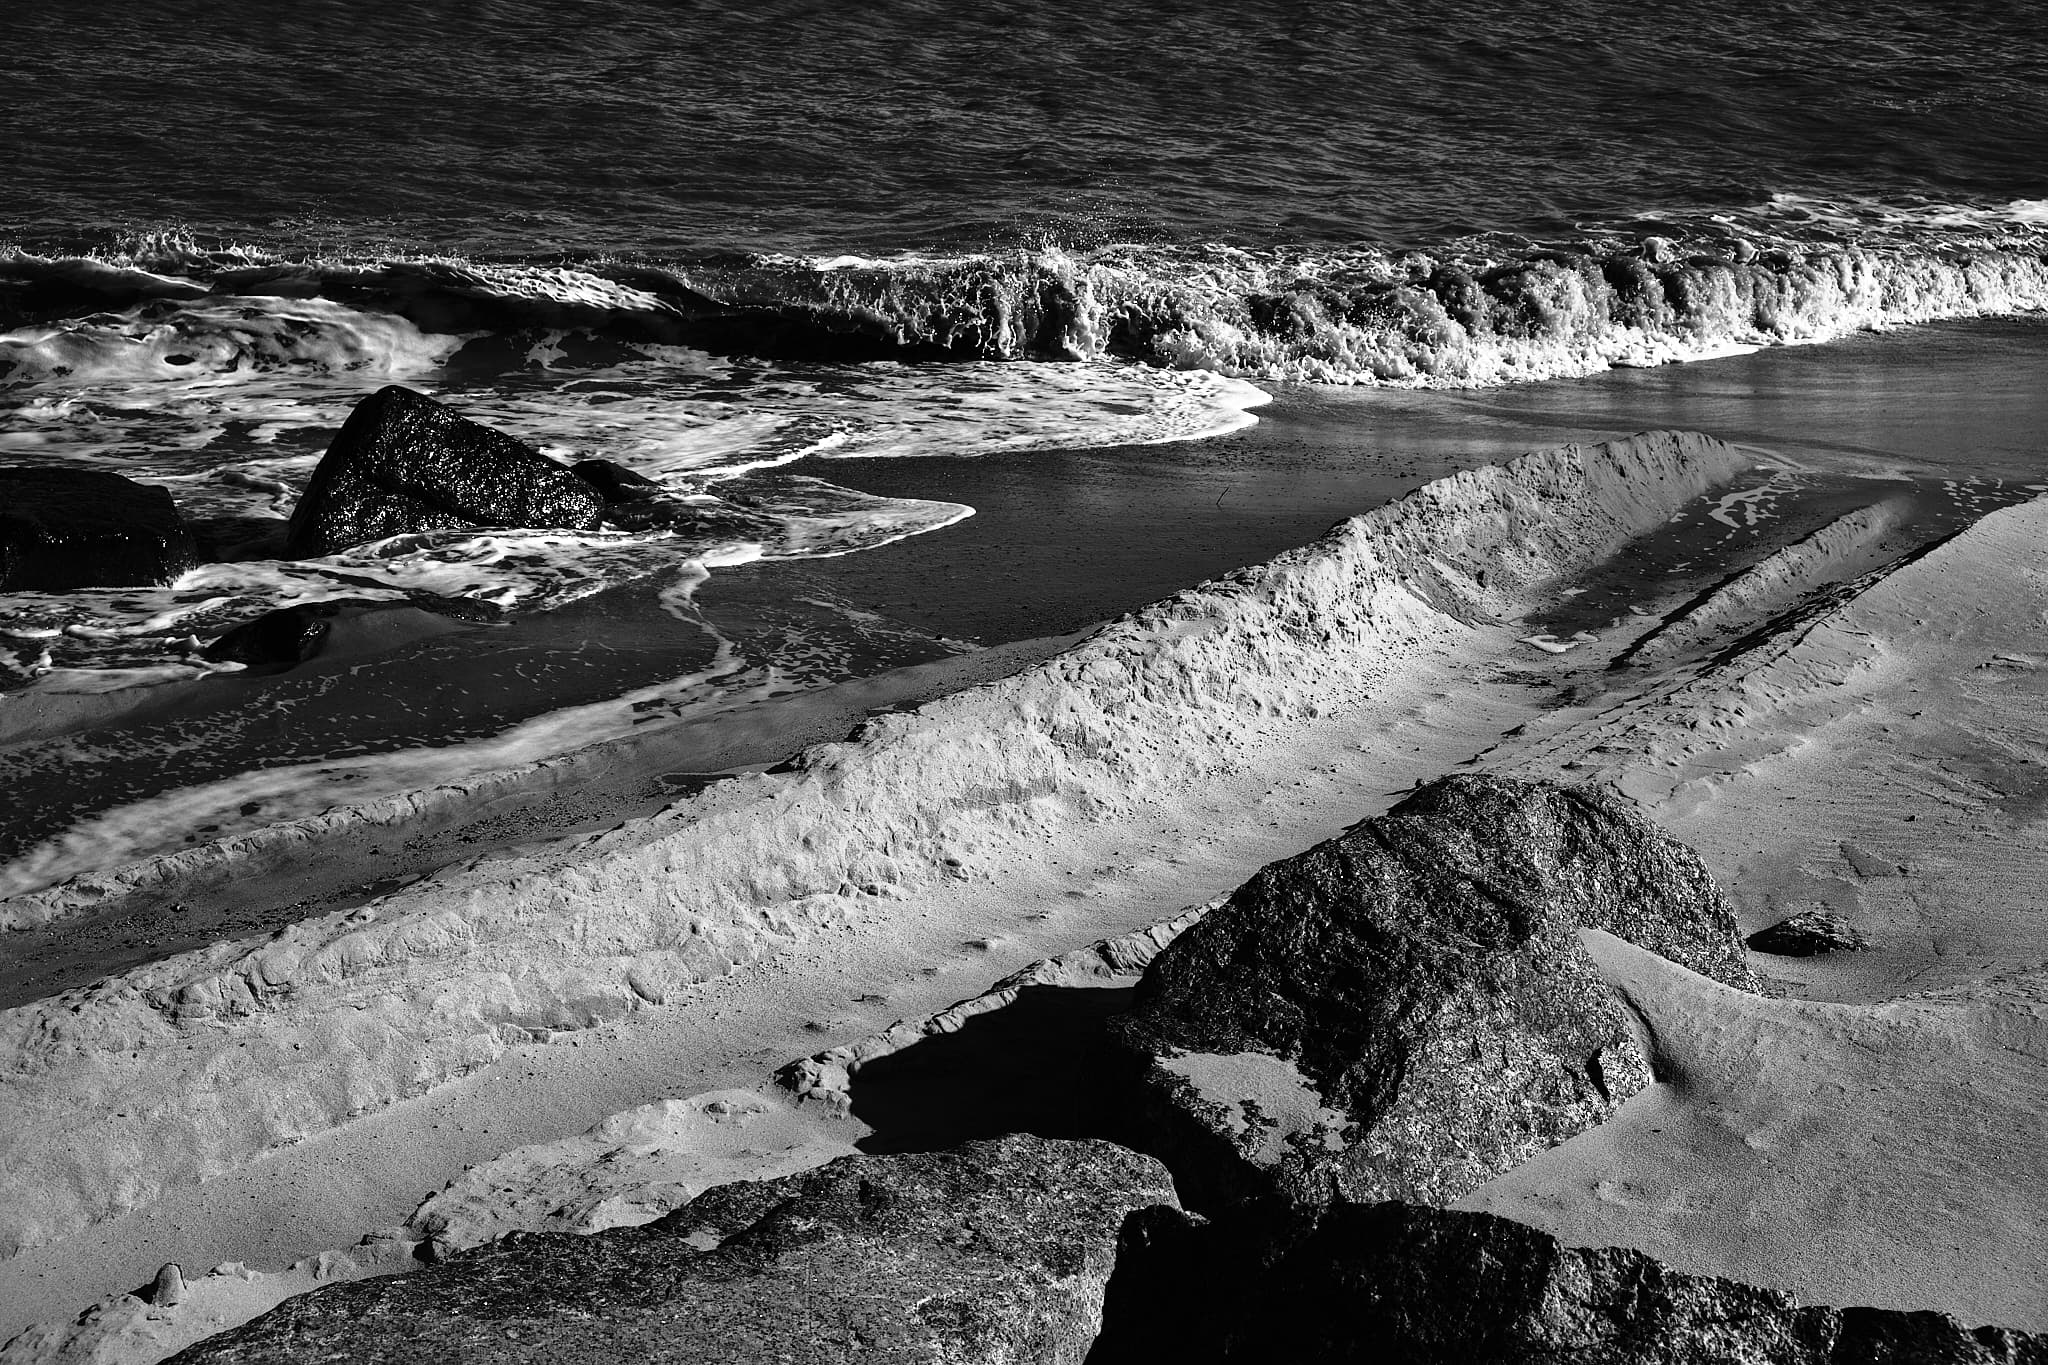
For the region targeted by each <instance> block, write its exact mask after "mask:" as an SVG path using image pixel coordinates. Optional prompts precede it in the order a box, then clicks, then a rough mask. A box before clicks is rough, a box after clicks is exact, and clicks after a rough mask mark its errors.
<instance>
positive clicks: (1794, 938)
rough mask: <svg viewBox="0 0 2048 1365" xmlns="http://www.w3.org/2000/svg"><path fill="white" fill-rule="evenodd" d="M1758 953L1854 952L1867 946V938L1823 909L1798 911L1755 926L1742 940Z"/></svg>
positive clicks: (1794, 954)
mask: <svg viewBox="0 0 2048 1365" xmlns="http://www.w3.org/2000/svg"><path fill="white" fill-rule="evenodd" d="M1746 941H1747V942H1748V944H1749V946H1750V947H1752V948H1754V949H1756V950H1757V951H1758V952H1760V953H1770V954H1772V955H1774V956H1777V957H1816V956H1818V955H1820V954H1822V953H1847V952H1855V951H1856V950H1858V949H1860V948H1867V947H1869V946H1870V943H1869V940H1867V939H1865V938H1864V937H1863V935H1862V934H1860V933H1858V932H1857V931H1856V930H1854V929H1852V928H1850V927H1849V925H1848V924H1847V923H1846V922H1845V921H1843V920H1842V919H1841V918H1840V917H1838V916H1836V915H1833V914H1830V913H1829V912H1828V911H1826V910H1820V909H1814V910H1802V911H1800V912H1799V913H1798V914H1796V915H1793V916H1792V917H1791V918H1789V919H1781V920H1779V921H1778V922H1777V923H1776V924H1773V925H1771V926H1770V927H1769V928H1767V929H1759V930H1757V931H1756V932H1755V933H1753V934H1751V935H1750V936H1749V938H1748V939H1747V940H1746Z"/></svg>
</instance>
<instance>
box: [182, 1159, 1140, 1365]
mask: <svg viewBox="0 0 2048 1365" xmlns="http://www.w3.org/2000/svg"><path fill="white" fill-rule="evenodd" d="M1174 1207H1175V1203H1174V1194H1173V1183H1172V1181H1171V1180H1170V1179H1169V1178H1168V1177H1167V1174H1166V1172H1165V1170H1164V1169H1162V1168H1161V1167H1160V1166H1159V1164H1158V1163H1157V1162H1155V1161H1152V1160H1150V1159H1149V1158H1146V1157H1142V1156H1139V1155H1138V1154H1137V1153H1135V1152H1131V1151H1128V1150H1126V1149H1124V1148H1121V1147H1118V1146H1115V1145H1114V1144H1111V1143H1107V1142H1053V1141H1048V1140H1046V1139H1043V1138H1035V1137H1010V1138H1003V1139H1000V1140H998V1141H993V1142H976V1143H969V1144H967V1145H965V1146H962V1147H959V1148H956V1149H954V1150H952V1151H947V1152H935V1153H926V1154H918V1155H910V1156H888V1157H846V1158H842V1159H841V1160H838V1161H834V1162H832V1163H831V1164H830V1165H827V1166H823V1167H820V1168H818V1169H817V1170H814V1171H808V1172H806V1173H804V1174H802V1175H795V1176H788V1177H785V1178H783V1179H780V1180H769V1181H759V1182H742V1183H739V1184H734V1185H725V1186H721V1187H719V1188H717V1189H713V1190H710V1191H707V1192H706V1193H704V1194H701V1195H699V1196H698V1197H697V1198H695V1199H693V1200H691V1201H690V1202H689V1203H688V1204H685V1205H684V1206H683V1207H681V1208H679V1209H677V1210H676V1211H675V1212H673V1213H671V1214H669V1215H668V1216H667V1217H665V1218H662V1219H660V1220H659V1221H657V1222H654V1223H650V1224H647V1225H646V1226H644V1227H638V1228H615V1229H611V1230H609V1231H605V1232H598V1233H593V1234H590V1235H588V1236H574V1235H567V1234H524V1233H514V1234H512V1235H511V1236H509V1237H506V1238H504V1239H502V1240H501V1241H498V1242H494V1243H491V1244H489V1245H487V1246H484V1247H479V1248H477V1249H476V1250H474V1251H469V1252H464V1253H461V1254H459V1255H456V1256H454V1257H452V1258H450V1259H449V1260H447V1261H444V1262H441V1263H439V1264H436V1265H432V1266H428V1267H426V1268H424V1269H422V1270H419V1271H416V1272H414V1273H413V1274H410V1275H404V1276H398V1277H394V1278H390V1279H378V1280H362V1281H357V1282H354V1283H351V1284H340V1285H334V1286H330V1287H328V1288H325V1289H320V1290H316V1291H315V1292H313V1293H311V1294H307V1295H304V1296H302V1297H299V1298H295V1299H290V1300H287V1301H286V1302H285V1303H283V1304H281V1305H280V1306H279V1307H277V1308H276V1309H274V1310H272V1311H271V1312H270V1313H267V1314H265V1315H264V1316H263V1317H260V1318H257V1319H256V1320H255V1321H253V1322H250V1323H247V1324H245V1325H243V1326H241V1327H238V1328H236V1329H234V1330H232V1331H230V1332H227V1333H224V1334H223V1335H221V1336H218V1337H215V1338H213V1339H212V1340H209V1341H205V1342H201V1343H200V1344H198V1345H197V1346H194V1347H192V1348H191V1349H189V1350H187V1351H186V1352H184V1353H183V1354H181V1355H179V1356H177V1357H175V1359H177V1360H178V1361H180V1362H183V1363H184V1365H198V1362H210V1363H218V1365H225V1362H257V1361H275V1362H280V1365H282V1363H283V1362H294V1363H295V1362H299V1361H305V1360H432V1361H436V1362H439V1365H458V1363H459V1362H464V1361H474V1362H492V1363H493V1365H496V1362H512V1361H563V1360H578V1361H614V1360H617V1361H627V1360H632V1361H657V1360H658V1361H703V1362H720V1363H721V1365H724V1363H725V1362H732V1363H733V1365H744V1362H748V1361H786V1360H817V1361H827V1360H850V1359H861V1360H889V1361H932V1362H934V1365H936V1363H937V1362H960V1365H974V1363H975V1362H989V1365H995V1362H1011V1361H1061V1362H1074V1363H1075V1365H1078V1363H1079V1362H1080V1361H1081V1360H1082V1359H1083V1357H1085V1356H1086V1355H1087V1353H1088V1350H1089V1347H1090V1345H1091V1343H1092V1342H1093V1341H1094V1339H1095V1337H1096V1335H1097V1333H1098V1332H1099V1331H1100V1329H1101V1322H1102V1308H1103V1298H1104V1294H1105V1291H1106V1287H1107V1285H1108V1281H1109V1277H1110V1272H1111V1270H1112V1269H1113V1268H1114V1266H1115V1262H1116V1259H1117V1254H1118V1246H1119V1241H1120V1238H1121V1237H1122V1235H1123V1231H1124V1227H1125V1224H1126V1223H1127V1222H1128V1221H1130V1220H1131V1219H1132V1218H1133V1215H1138V1214H1141V1213H1143V1212H1145V1211H1148V1210H1153V1209H1166V1210H1170V1209H1172V1208H1174Z"/></svg>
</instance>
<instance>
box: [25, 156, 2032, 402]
mask: <svg viewBox="0 0 2048 1365" xmlns="http://www.w3.org/2000/svg"><path fill="white" fill-rule="evenodd" d="M248 298H262V299H264V300H266V301H267V300H292V301H294V302H293V303H292V304H291V305H289V306H285V305H282V304H281V305H280V306H279V308H278V310H277V311H278V312H279V314H280V316H282V317H286V318H289V319H292V320H293V321H295V322H305V321H307V320H308V317H307V315H308V314H310V313H311V312H313V311H314V310H316V309H317V308H319V307H320V306H321V301H325V303H326V304H328V305H342V306H345V307H346V308H347V309H349V310H352V311H353V312H354V313H355V314H356V315H357V316H359V317H366V318H378V319H381V320H382V321H381V322H380V323H378V324H376V325H375V326H371V325H369V324H360V325H358V327H357V334H356V335H355V336H353V337H351V338H349V340H348V342H347V344H343V343H342V342H340V341H337V342H335V343H334V345H333V347H332V350H331V354H329V355H327V356H325V357H324V358H323V357H320V356H313V357H311V358H310V359H309V360H306V363H313V364H317V365H322V366H325V367H328V368H335V367H351V366H359V367H372V368H374V367H375V366H377V365H402V364H407V363H414V362H419V361H428V362H431V363H443V362H445V363H449V364H452V365H456V366H462V365H465V364H468V365H489V364H492V363H498V364H512V363H517V362H518V361H519V360H520V358H521V353H520V344H521V342H522V340H523V339H525V338H528V337H531V336H538V335H539V334H542V333H553V334H557V335H563V336H570V337H572V338H573V339H574V344H576V345H579V346H582V347H585V348H586V349H590V348H595V349H597V350H602V349H604V348H607V347H620V346H624V347H642V348H644V347H647V346H650V345H652V346H661V347H680V348H687V349H689V350H691V351H694V352H699V353H704V354H709V355H713V356H726V357H730V356H749V357H758V358H766V359H773V360H784V361H840V362H844V361H870V360H899V361H923V360H987V361H1009V360H1027V359H1030V360H1068V361H1076V360H1080V361H1088V360H1103V359H1121V360H1130V361H1139V362H1144V363H1146V364H1149V365H1154V366H1161V367H1167V368H1173V369H1182V370H1207V371H1212V372H1215V373H1218V374H1222V375H1228V376H1236V377H1242V378H1247V379H1267V380H1298V381H1308V382H1315V383H1330V384H1393V385H1404V386H1417V387H1424V386H1438V387H1476V386H1487V385H1494V384H1501V383H1508V382H1513V381H1516V380H1527V379H1541V378H1554V377H1563V376H1575V375H1583V374H1588V373H1592V372H1595V371H1597V370H1601V369H1604V368H1607V367H1609V366H1615V365H1647V364H1658V363H1664V362H1668V361H1675V360H1687V359H1697V358H1702V357H1706V356H1713V355H1722V354H1727V353H1730V352H1732V351H1738V350H1743V349H1749V348H1754V347H1760V346H1767V345H1774V344H1784V343H1793V342H1806V341H1818V340H1825V339H1828V338H1830V337H1836V336H1840V335H1843V334H1845V333H1848V332H1852V331H1857V330H1861V329H1867V328H1878V327H1887V326H1893V325H1898V324H1904V323H1913V322H1924V321H1932V320H1937V319H1946V318H1958V317H1974V316H1986V315H2000V314H2015V313H2025V312H2032V311H2037V310H2040V309H2043V308H2044V307H2048V207H2044V205H2042V204H2039V203H2033V202H2019V203H2015V204H2011V205H2007V206H2001V207H1999V208H1996V209H1982V208H1979V209H1971V208H1964V207H1958V206H1944V205H1926V206H1920V207H1916V208H1901V207H1897V206H1891V205H1882V204H1848V203H1839V202H1826V201H1818V200H1802V199H1798V198H1794V197H1791V196H1780V197H1778V198H1776V199H1774V200H1772V201H1771V202H1770V203H1769V204H1767V205H1764V206H1761V207H1759V208H1757V209H1754V210H1749V211H1745V212H1741V213H1731V214H1719V215H1714V216H1712V217H1710V218H1704V219H1700V220H1698V221H1693V222H1672V223H1667V222H1661V221H1656V220H1651V219H1645V220H1643V221H1642V224H1641V227H1640V230H1638V231H1634V232H1628V233H1617V232H1605V233H1599V234H1592V235H1589V236H1587V237H1585V238H1582V239H1578V240H1572V241H1558V242H1539V241H1534V240H1531V239H1528V238H1522V237H1489V238H1474V239H1466V240H1462V241H1459V242H1454V243H1450V244H1447V245H1444V246H1442V247H1439V248H1433V249H1430V250H1389V249H1382V248H1378V247H1358V248H1355V249H1329V248H1316V249H1303V250H1287V249H1264V250H1256V251H1253V250H1241V249H1238V248H1235V247H1231V246H1225V245H1216V244H1209V245H1201V246H1160V245H1128V244H1126V245H1110V246H1104V247H1099V248H1096V249H1093V250H1088V251H1069V250H1065V249H1062V248H1059V247H1045V248H1043V249H1039V250H1033V251H1025V250H1018V251H1011V252H1001V253H990V254H978V255H963V256H943V257H932V256H910V255H905V256H898V257H892V258H871V257H850V256H841V257H832V258H800V257H793V256H764V255H707V256H699V257H696V258H692V259H688V260H680V261H667V262H661V263H650V262H626V261H617V260H595V261H588V262H583V263H580V264H576V265H559V264H547V265H539V264H501V263H490V262H478V261H468V260H459V259H383V258H379V259H370V260H334V259H313V260H291V259H284V258H280V257H274V256H272V255H270V254H268V253H265V252H263V251H259V250H255V249H249V248H225V249H202V248H200V247H198V246H197V245H195V244H193V243H192V242H190V241H189V240H187V239H184V238H180V237H171V238H154V239H148V240H146V241H143V242H139V243H134V244H131V245H130V246H129V247H127V248H125V249H124V250H122V251H119V252H115V253H111V254H109V255H108V256H107V257H106V258H104V259H100V258H91V259H88V258H83V257H80V258H63V259H52V258H47V257H42V256H36V255H33V254H30V253H25V252H22V251H19V250H16V251H13V252H12V253H11V254H6V255H0V324H4V325H6V326H9V327H12V328H14V329H15V330H14V331H12V332H10V333H9V334H8V335H7V336H6V337H5V338H0V381H6V380H8V379H10V378H12V379H14V380H16V381H19V380H22V379H31V380H32V379H37V378H45V377H50V376H53V375H54V374H55V373H56V372H57V370H58V369H60V368H64V367H68V368H69V369H70V370H71V371H72V372H73V373H76V374H85V373H92V372H97V371H98V370H99V369H104V368H105V367H106V366H108V365H110V364H117V363H118V364H132V365H143V366H155V367H159V368H163V367H172V366H177V365H180V364H184V365H189V364H192V363H195V361H196V362H198V363H203V364H207V365H245V364H247V365H257V366H261V365H276V364H290V363H295V362H298V361H300V360H302V359H305V357H303V356H302V355H301V351H303V350H304V348H305V343H304V342H303V339H300V338H297V336H296V334H294V333H290V332H289V331H287V332H284V333H278V332H276V331H274V330H273V331H271V332H268V333H265V332H263V331H262V329H261V328H260V327H257V328H256V329H255V330H254V331H253V332H251V333H250V335H248V336H247V337H243V338H242V340H241V341H240V342H239V343H238V344H228V343H224V342H222V341H221V340H220V337H221V335H222V334H223V333H224V332H225V333H227V334H230V335H232V336H235V337H242V333H241V332H237V331H236V324H237V323H238V322H243V323H250V324H252V325H253V324H254V323H256V322H257V320H256V319H248V318H242V319H238V318H236V317H235V316H233V314H234V310H235V308H236V307H237V306H238V305H237V304H236V303H235V302H233V300H234V299H245V300H246V299H248ZM240 306H241V307H243V308H245V309H246V307H247V305H246V304H242V305H240ZM294 310H296V311H294ZM378 328H381V329H382V330H381V331H379V330H378ZM38 329H40V331H38ZM165 329H169V330H168V331H166V330H165ZM244 330H245V331H246V330H248V329H246V328H245V329H244ZM372 333H374V335H372ZM195 335H197V336H201V337H203V338H204V342H203V344H201V343H195V342H193V341H191V340H190V339H189V338H190V337H192V336H195ZM456 336H459V337H463V338H465V341H464V343H463V344H461V345H459V346H458V345H453V344H449V343H448V342H447V338H449V337H456ZM508 338H510V339H511V340H508ZM173 347H177V348H180V349H175V350H174V349H172V348H173ZM112 355H118V356H121V357H124V359H121V360H119V361H116V360H112V359H109V356H112ZM181 357H182V359H181Z"/></svg>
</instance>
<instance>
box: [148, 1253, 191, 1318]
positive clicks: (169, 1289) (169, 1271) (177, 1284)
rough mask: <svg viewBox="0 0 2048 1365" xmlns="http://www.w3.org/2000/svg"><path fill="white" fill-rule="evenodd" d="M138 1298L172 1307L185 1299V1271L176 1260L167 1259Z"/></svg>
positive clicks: (159, 1305)
mask: <svg viewBox="0 0 2048 1365" xmlns="http://www.w3.org/2000/svg"><path fill="white" fill-rule="evenodd" d="M137 1297H138V1298H141V1299H144V1300H147V1301H148V1302H150V1303H153V1304H155V1305H156V1306H157V1307H159V1308H172V1307H175V1306H177V1305H178V1304H181V1303H183V1302H184V1301H185V1272H184V1271H183V1270H182V1269H180V1268H179V1266H178V1263H177V1262H176V1261H167V1262H165V1263H164V1264H163V1265H162V1266H161V1267H159V1268H158V1270H157V1272H156V1278H155V1279H153V1280H151V1281H150V1282H149V1284H148V1286H147V1287H145V1288H144V1289H143V1291H142V1293H141V1294H139V1295H137Z"/></svg>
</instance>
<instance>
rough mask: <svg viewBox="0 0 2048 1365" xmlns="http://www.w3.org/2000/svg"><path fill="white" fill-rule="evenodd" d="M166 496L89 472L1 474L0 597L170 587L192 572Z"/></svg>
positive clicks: (181, 525)
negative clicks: (183, 574)
mask: <svg viewBox="0 0 2048 1365" xmlns="http://www.w3.org/2000/svg"><path fill="white" fill-rule="evenodd" d="M193 554H194V550H193V543H192V532H191V531H190V529H189V528H187V526H186V525H185V518H184V516H183V515H182V514H181V513H180V512H179V511H178V507H177V504H176V503H174V502H173V501H171V495H170V493H169V491H168V490H166V489H163V488H158V487H155V486H153V485H149V484H140V483H136V482H135V481H134V480H133V479H124V478H122V477H121V476H120V475H119V474H110V473H108V472H106V471H104V470H94V469H35V468H22V467H15V468H9V469H0V592H67V591H70V590H71V589H74V588H126V587H140V586H143V585H146V584H151V583H168V582H170V581H171V580H172V579H173V578H176V577H177V576H178V575H179V574H181V573H183V572H184V571H185V570H187V569H189V568H191V567H192V563H193Z"/></svg>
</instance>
